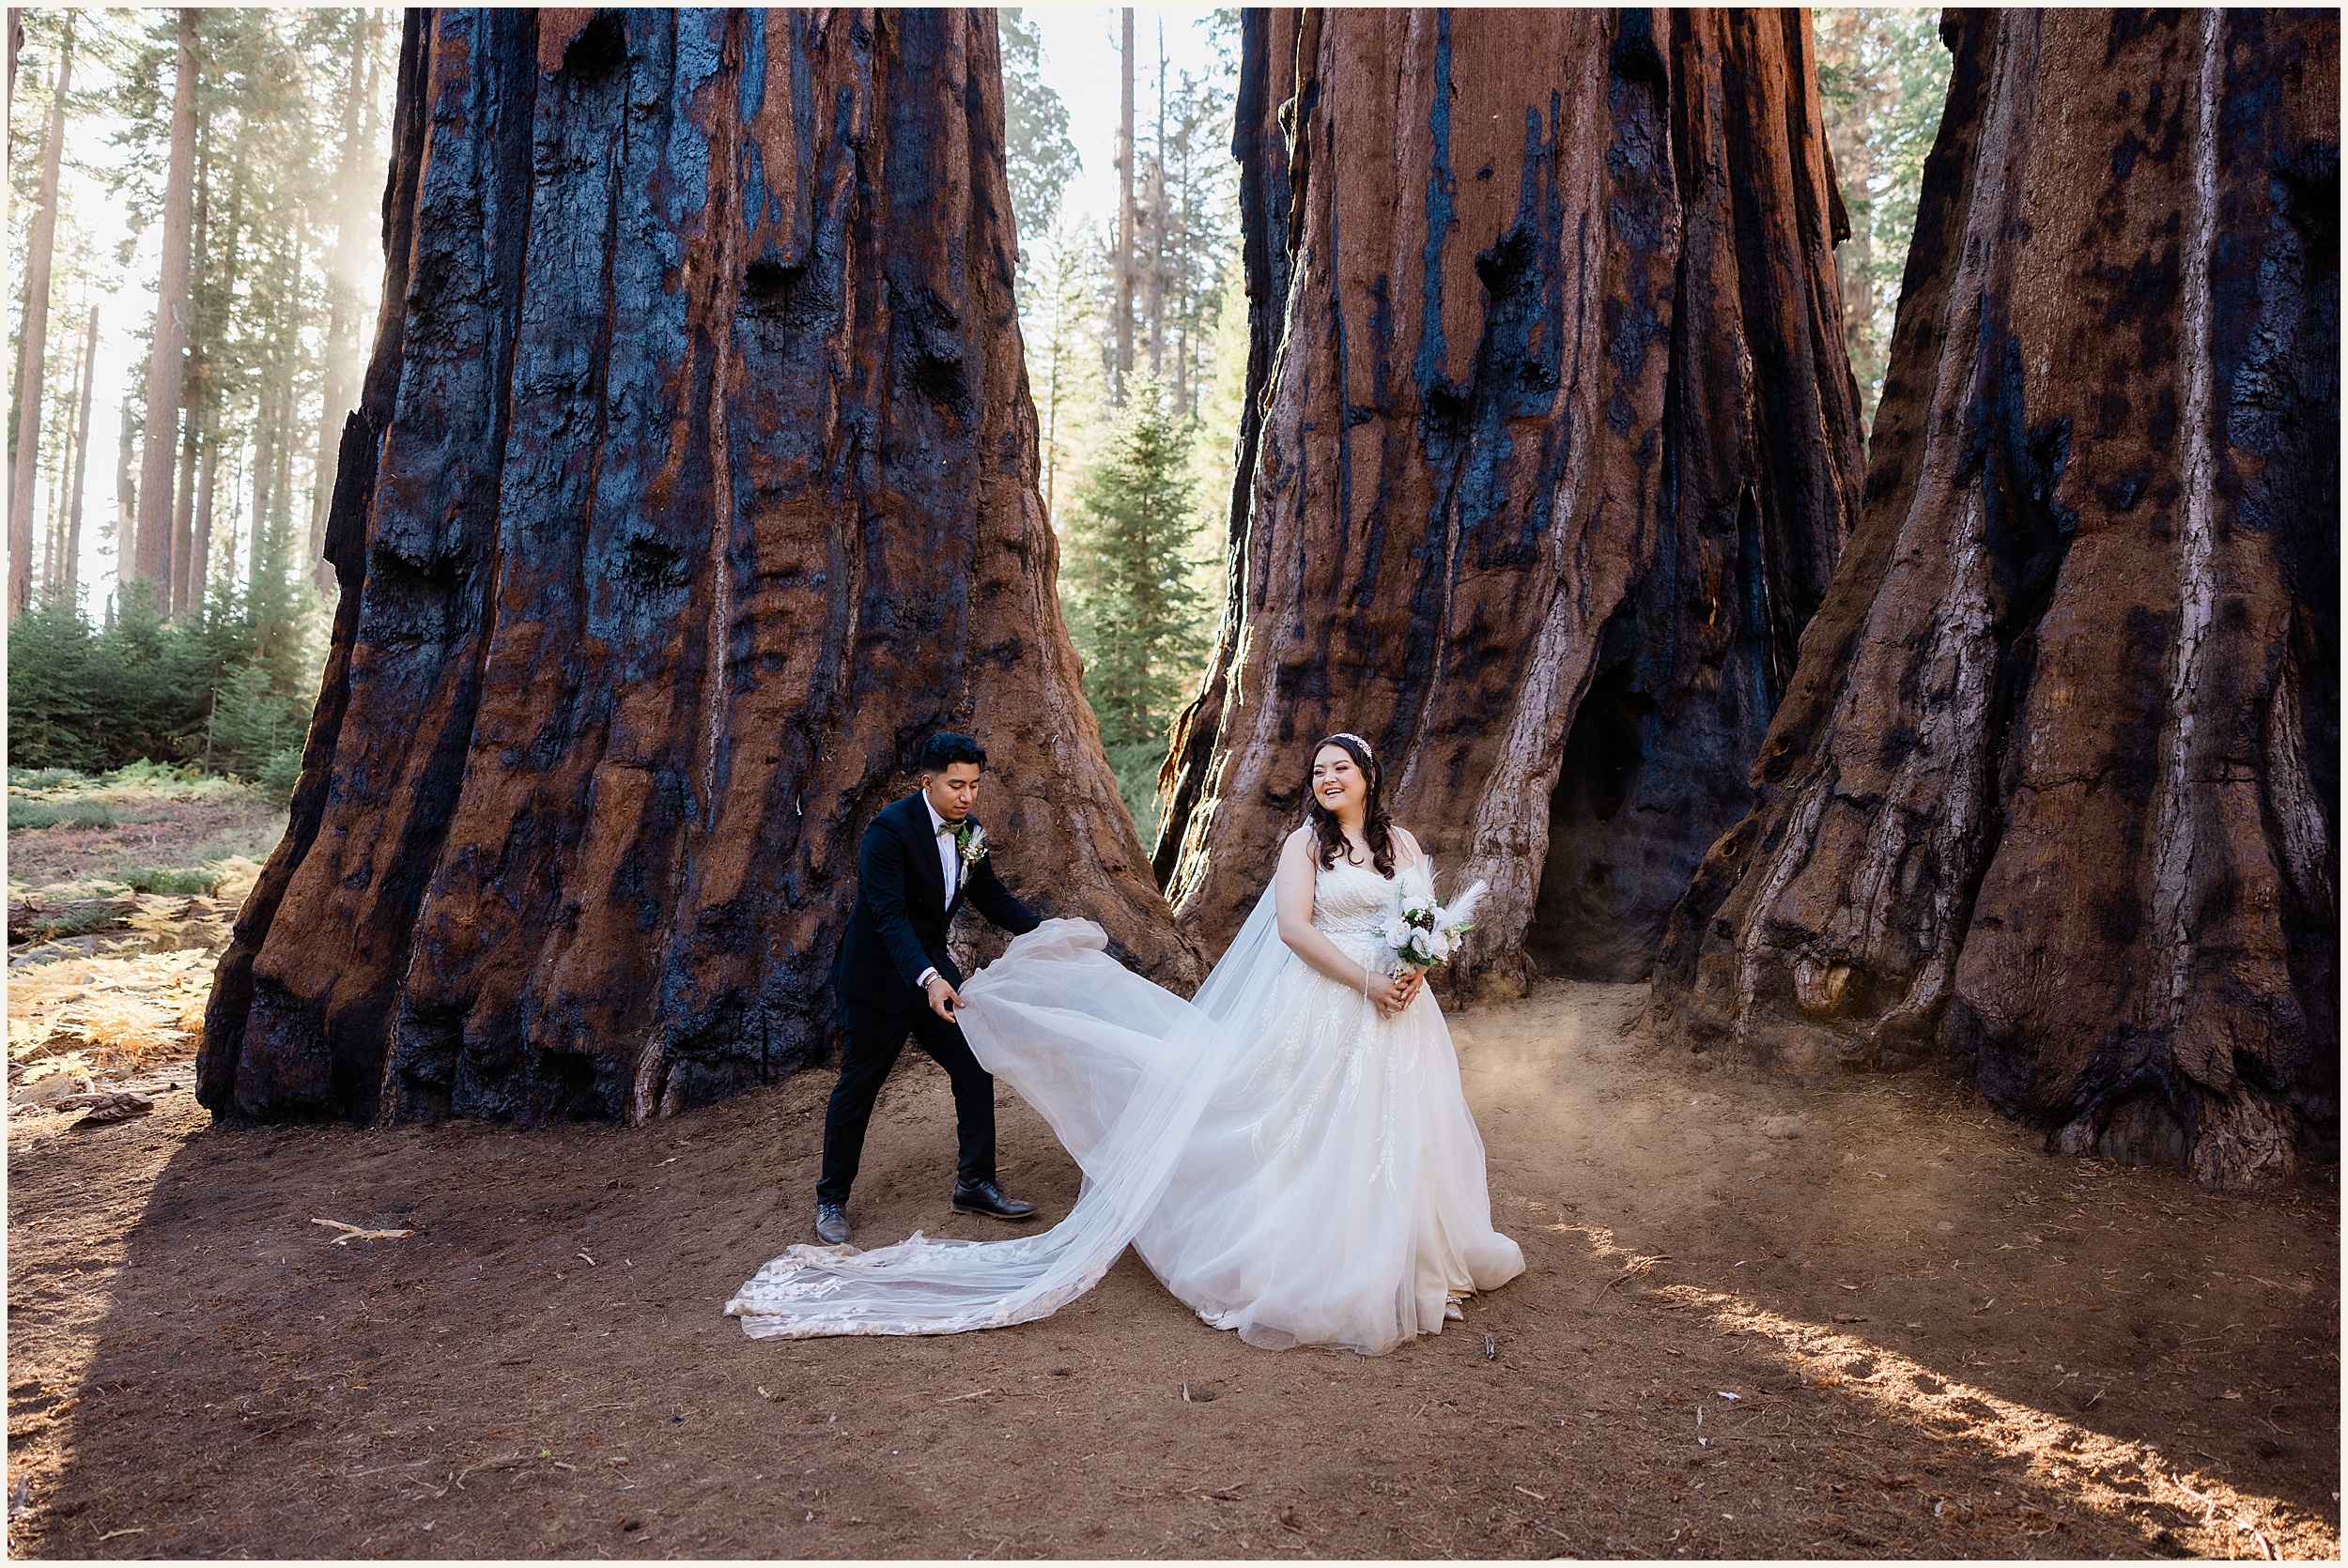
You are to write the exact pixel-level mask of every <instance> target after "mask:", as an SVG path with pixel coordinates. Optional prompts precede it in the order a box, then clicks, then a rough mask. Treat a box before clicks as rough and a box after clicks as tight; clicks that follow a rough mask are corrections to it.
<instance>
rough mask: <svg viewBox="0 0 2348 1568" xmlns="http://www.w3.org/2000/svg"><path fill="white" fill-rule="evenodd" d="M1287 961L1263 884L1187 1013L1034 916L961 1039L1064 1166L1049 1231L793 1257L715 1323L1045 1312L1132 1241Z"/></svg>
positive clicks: (1027, 1317) (897, 1323)
mask: <svg viewBox="0 0 2348 1568" xmlns="http://www.w3.org/2000/svg"><path fill="white" fill-rule="evenodd" d="M1290 957H1291V955H1290V952H1289V949H1288V947H1287V945H1286V944H1284V943H1283V942H1281V940H1280V935H1279V927H1278V921H1277V919H1276V917H1275V915H1274V907H1273V897H1272V889H1271V888H1270V887H1266V888H1265V889H1264V892H1263V896H1262V898H1260V899H1258V900H1257V903H1256V907H1255V910H1254V912H1253V913H1251V914H1250V915H1248V917H1247V920H1246V923H1245V924H1244V925H1243V926H1242V927H1241V928H1240V931H1239V935H1238V936H1237V937H1235V938H1234V939H1233V940H1232V942H1231V945H1230V947H1229V949H1228V951H1226V952H1225V953H1224V955H1223V959H1222V961H1220V962H1219V963H1217V964H1216V965H1215V966H1214V971H1213V974H1211V975H1209V976H1207V980H1206V983H1205V984H1204V985H1202V986H1200V987H1199V988H1198V994H1197V997H1196V998H1194V999H1193V1000H1190V1001H1187V1002H1186V1001H1184V1000H1183V999H1182V998H1181V997H1179V996H1176V995H1175V994H1173V993H1172V992H1168V991H1166V990H1163V989H1161V988H1160V987H1158V986H1154V985H1151V983H1150V982H1149V981H1147V980H1145V979H1143V978H1141V977H1140V976H1137V975H1135V974H1133V973H1131V972H1130V971H1128V970H1127V969H1125V968H1124V966H1123V965H1121V964H1120V963H1119V962H1117V961H1116V960H1114V959H1112V958H1110V957H1109V956H1108V952H1107V938H1106V937H1105V935H1104V933H1103V932H1102V930H1101V928H1100V927H1098V926H1096V925H1094V924H1093V923H1092V922H1091V921H1089V920H1046V921H1045V922H1043V925H1041V926H1039V927H1037V928H1036V929H1035V930H1032V931H1029V932H1027V934H1026V935H1024V936H1021V937H1017V938H1015V939H1013V940H1012V944H1011V946H1010V948H1009V949H1008V950H1007V951H1006V952H1005V953H1004V954H1003V956H1002V957H1001V958H1000V959H998V960H996V961H995V962H994V963H992V964H990V965H988V966H987V967H986V968H985V969H983V970H981V971H980V972H979V974H978V975H977V976H974V977H972V979H971V980H970V981H969V982H968V983H967V984H966V985H965V986H964V987H963V988H962V994H963V1000H964V1002H965V1004H966V1005H965V1007H964V1008H963V1009H962V1012H961V1014H960V1019H961V1023H962V1029H963V1034H964V1036H965V1038H967V1039H968V1040H969V1042H970V1048H971V1050H972V1051H973V1052H974V1053H976V1054H977V1056H978V1058H979V1061H980V1062H981V1065H983V1066H984V1067H985V1068H986V1069H987V1070H988V1071H990V1072H992V1073H994V1074H996V1076H997V1077H1000V1078H1002V1079H1003V1080H1005V1081H1006V1082H1008V1083H1009V1084H1011V1085H1012V1088H1014V1089H1016V1090H1017V1091H1018V1092H1019V1095H1020V1098H1021V1099H1025V1100H1026V1101H1027V1103H1028V1104H1030V1105H1032V1106H1034V1107H1035V1109H1036V1110H1037V1112H1038V1113H1040V1114H1041V1115H1043V1118H1044V1120H1045V1121H1047V1122H1049V1123H1050V1124H1051V1127H1052V1130H1053V1132H1054V1133H1056V1134H1057V1135H1058V1138H1059V1140H1060V1142H1061V1143H1062V1144H1063V1145H1066V1146H1067V1148H1068V1151H1069V1153H1070V1154H1072V1155H1074V1157H1075V1159H1076V1162H1077V1164H1078V1165H1079V1166H1081V1167H1082V1169H1083V1172H1084V1189H1083V1194H1082V1196H1080V1197H1079V1198H1078V1199H1077V1200H1076V1205H1075V1207H1074V1208H1072V1209H1070V1210H1069V1212H1068V1215H1067V1217H1066V1218H1065V1219H1063V1220H1061V1221H1060V1222H1059V1223H1058V1224H1057V1225H1055V1226H1053V1227H1052V1228H1051V1229H1050V1230H1048V1231H1044V1232H1043V1233H1041V1234H1039V1235H1033V1236H1023V1237H1014V1238H1012V1239H1011V1240H1006V1241H983V1242H981V1241H954V1240H934V1239H931V1238H930V1237H924V1236H922V1235H921V1234H920V1233H919V1231H917V1232H915V1233H914V1234H913V1236H912V1237H909V1238H907V1239H906V1240H904V1241H902V1242H899V1243H897V1244H896V1245H894V1246H889V1247H881V1248H877V1249H875V1250H874V1251H872V1252H869V1253H859V1252H857V1251H855V1250H853V1249H851V1248H833V1247H810V1246H805V1245H800V1246H795V1247H793V1248H791V1249H790V1250H789V1251H788V1252H786V1253H783V1255H782V1256H780V1257H779V1258H776V1259H774V1260H773V1261H772V1262H770V1263H768V1264H767V1265H766V1266H765V1268H761V1269H760V1270H759V1271H758V1273H757V1276H756V1277H755V1278H753V1279H751V1280H750V1281H749V1283H748V1284H745V1285H743V1286H742V1288H741V1290H740V1291H739V1292H738V1293H736V1295H735V1296H734V1299H733V1300H731V1301H729V1302H727V1303H726V1311H727V1312H728V1313H730V1314H734V1316H737V1317H739V1318H740V1319H741V1320H742V1330H743V1332H744V1333H746V1334H749V1336H750V1337H751V1338H753V1339H766V1338H778V1337H780V1338H794V1339H796V1338H809V1337H812V1336H816V1335H822V1334H948V1333H958V1332H961V1331H962V1330H969V1329H990V1328H999V1327H1001V1326H1003V1325H1005V1324H1011V1323H1026V1322H1030V1321H1032V1320H1034V1319H1036V1318H1040V1317H1048V1316H1049V1315H1051V1314H1053V1313H1055V1312H1057V1311H1058V1310H1059V1309H1060V1308H1061V1307H1063V1306H1065V1305H1067V1304H1068V1303H1069V1302H1070V1301H1073V1300H1074V1299H1076V1298H1077V1297H1079V1296H1081V1295H1083V1294H1084V1293H1085V1292H1086V1291H1088V1290H1089V1289H1091V1288H1092V1286H1093V1285H1094V1284H1096V1283H1097V1282H1098V1281H1099V1280H1100V1278H1101V1276H1102V1275H1103V1274H1105V1273H1106V1272H1108V1269H1109V1266H1110V1265H1112V1264H1114V1263H1115V1262H1116V1261H1117V1259H1118V1256H1119V1254H1120V1253H1122V1252H1123V1251H1124V1250H1125V1248H1126V1246H1127V1244H1128V1243H1130V1242H1132V1241H1133V1240H1134V1238H1135V1236H1136V1235H1137V1234H1138V1233H1139V1232H1140V1231H1141V1230H1142V1228H1143V1227H1144V1225H1145V1224H1146V1222H1148V1220H1149V1218H1150V1215H1151V1211H1152V1210H1153V1209H1154V1208H1155V1207H1157V1205H1158V1203H1159V1200H1160V1199H1161V1198H1162V1197H1163V1196H1164V1194H1165V1192H1166V1184H1167V1182H1168V1181H1169V1180H1170V1179H1171V1177H1172V1176H1173V1174H1174V1171H1175V1168H1176V1166H1177V1164H1178V1163H1179V1162H1180V1161H1181V1157H1182V1150H1183V1147H1184V1145H1185V1144H1186V1143H1187V1142H1188V1140H1189V1139H1190V1136H1191V1134H1192V1131H1193V1130H1194V1129H1195V1128H1196V1127H1197V1124H1198V1120H1199V1117H1200V1115H1202V1114H1203V1113H1204V1111H1205V1110H1206V1107H1207V1104H1208V1101H1209V1100H1210V1099H1211V1098H1212V1097H1213V1094H1214V1092H1215V1090H1216V1088H1217V1086H1218V1085H1219V1084H1222V1083H1223V1081H1224V1079H1225V1077H1226V1075H1227V1073H1228V1070H1229V1068H1231V1066H1232V1065H1233V1063H1234V1062H1235V1061H1236V1060H1237V1059H1238V1057H1239V1056H1240V1054H1241V1053H1244V1051H1246V1049H1247V1048H1248V1046H1249V1044H1250V1043H1251V1042H1252V1041H1253V1040H1254V1039H1255V1037H1256V1034H1257V1031H1258V1022H1259V1020H1260V1019H1261V1018H1262V1017H1263V1015H1264V1013H1265V1011H1266V1009H1267V1007H1268V1006H1269V1005H1270V1004H1271V1002H1272V1001H1273V999H1274V994H1275V982H1276V981H1277V980H1278V979H1279V977H1280V976H1281V974H1282V973H1283V971H1285V970H1286V968H1287V967H1288V965H1289V963H1290Z"/></svg>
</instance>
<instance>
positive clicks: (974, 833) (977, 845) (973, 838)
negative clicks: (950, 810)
mask: <svg viewBox="0 0 2348 1568" xmlns="http://www.w3.org/2000/svg"><path fill="white" fill-rule="evenodd" d="M954 848H955V849H956V850H958V851H960V852H961V854H962V865H963V869H965V870H967V869H970V868H971V867H973V866H976V865H977V864H978V863H979V862H980V861H981V860H984V859H985V858H986V829H984V828H982V827H981V826H980V825H979V824H978V823H976V822H964V823H963V824H962V825H961V826H960V827H957V828H955V829H954Z"/></svg>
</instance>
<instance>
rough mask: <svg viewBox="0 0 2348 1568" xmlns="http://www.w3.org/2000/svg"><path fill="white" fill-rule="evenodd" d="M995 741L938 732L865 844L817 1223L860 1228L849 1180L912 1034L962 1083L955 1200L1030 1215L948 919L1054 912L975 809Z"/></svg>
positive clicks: (837, 965) (1005, 918)
mask: <svg viewBox="0 0 2348 1568" xmlns="http://www.w3.org/2000/svg"><path fill="white" fill-rule="evenodd" d="M985 769H986V753H985V752H984V751H983V750H981V748H980V746H979V743H978V742H976V741H974V740H972V739H971V738H970V737H969V736H967V735H958V734H954V733H952V732H951V731H948V732H946V733H942V734H936V735H932V736H931V737H930V738H929V742H928V744H927V745H925V746H922V748H921V761H920V783H921V788H920V790H919V792H916V793H914V794H911V795H908V796H906V797H905V798H904V800H901V801H899V802H897V803H896V804H895V805H893V806H890V807H888V808H886V809H885V810H883V811H882V812H881V814H880V815H879V816H877V817H875V818H873V825H872V826H870V827H868V828H866V829H865V830H864V844H863V847H862V848H861V849H860V850H859V851H858V852H857V885H856V907H855V908H853V909H852V910H850V911H849V912H848V934H847V936H846V937H845V938H844V939H843V940H842V942H841V944H840V957H839V958H838V959H837V960H836V961H834V962H833V965H832V972H831V977H832V991H833V993H834V994H835V995H837V996H838V997H839V998H840V1034H841V1043H840V1083H839V1084H838V1085H837V1086H836V1087H835V1088H833V1090H832V1091H831V1107H830V1109H829V1110H828V1111H827V1112H826V1114H825V1116H824V1171H823V1176H821V1178H820V1179H818V1180H817V1182H816V1184H815V1235H816V1237H817V1238H818V1239H820V1240H823V1241H826V1242H829V1243H834V1244H837V1243H839V1242H842V1241H845V1240H847V1239H848V1189H849V1188H850V1187H851V1186H852V1185H854V1184H855V1181H856V1171H857V1161H858V1159H859V1157H860V1156H861V1155H862V1154H863V1152H864V1129H865V1127H866V1125H867V1124H868V1123H869V1122H871V1120H872V1119H873V1100H874V1099H877V1098H878V1097H879V1095H880V1089H881V1084H883V1083H884V1082H886V1081H887V1079H888V1069H889V1068H891V1067H893V1066H895V1065H896V1061H897V1054H898V1053H899V1052H901V1051H903V1050H904V1044H905V1036H906V1034H907V1033H908V1032H910V1033H911V1034H912V1036H913V1038H914V1039H915V1040H916V1041H918V1042H919V1045H920V1047H921V1049H922V1050H924V1051H926V1052H928V1053H930V1054H931V1055H932V1056H933V1057H935V1058H936V1061H937V1065H938V1066H939V1067H942V1068H945V1069H946V1076H947V1077H948V1078H949V1079H950V1080H952V1082H953V1086H954V1124H955V1129H956V1131H957V1133H958V1135H959V1138H960V1142H961V1145H962V1147H961V1154H960V1161H959V1163H958V1164H957V1166H956V1168H955V1173H954V1211H955V1212H956V1213H959V1214H984V1215H988V1216H990V1217H992V1218H994V1219H997V1220H1026V1219H1030V1218H1032V1217H1033V1216H1034V1214H1035V1206H1034V1205H1033V1204H1027V1203H1021V1202H1020V1201H1019V1200H1018V1199H1016V1198H1007V1197H1005V1196H1004V1195H1003V1190H1002V1189H1001V1188H1000V1187H997V1186H996V1184H995V1080H994V1079H993V1077H991V1076H990V1075H989V1074H988V1073H987V1070H986V1069H985V1068H982V1067H981V1066H979V1059H978V1058H977V1057H976V1056H974V1055H972V1054H971V1053H970V1047H969V1044H968V1042H966V1041H965V1040H964V1039H963V1038H962V1028H961V1025H959V1024H957V1023H956V1022H954V1009H955V1008H956V1007H960V1006H962V996H961V993H960V992H959V991H958V990H957V989H956V988H957V987H958V986H960V985H961V983H962V972H961V971H960V970H959V969H957V968H955V967H954V961H953V959H952V958H951V957H950V956H949V955H948V953H947V951H946V930H947V928H948V927H949V926H950V925H952V924H953V918H954V912H955V911H956V910H957V909H959V908H961V907H962V900H963V899H965V897H966V898H968V899H969V900H970V901H971V902H972V903H974V904H976V905H978V906H979V912H980V913H981V914H982V915H985V916H986V917H987V918H988V919H989V920H992V921H994V922H995V924H996V925H998V926H1001V927H1002V928H1004V929H1005V930H1009V931H1012V932H1013V933H1018V932H1022V931H1031V930H1035V929H1036V927H1037V926H1038V925H1040V924H1042V923H1043V922H1042V920H1041V918H1040V917H1039V916H1038V915H1036V913H1035V911H1033V910H1031V909H1029V908H1028V907H1027V905H1026V904H1023V903H1021V902H1020V901H1019V900H1018V899H1014V898H1012V896H1011V892H1010V890H1009V889H1008V888H1006V887H1005V886H1004V885H1003V884H1002V880H1001V879H1000V878H998V877H997V876H996V874H995V866H994V862H993V861H992V860H991V859H990V858H989V856H988V853H987V852H988V849H989V846H988V844H987V842H986V835H985V833H984V831H983V830H981V828H980V826H979V824H978V822H977V820H976V819H975V818H973V817H972V816H971V815H970V807H971V804H972V802H974V801H976V800H977V799H978V794H979V777H980V776H981V774H982V773H983V772H984V771H985Z"/></svg>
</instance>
